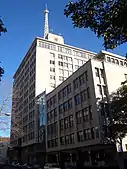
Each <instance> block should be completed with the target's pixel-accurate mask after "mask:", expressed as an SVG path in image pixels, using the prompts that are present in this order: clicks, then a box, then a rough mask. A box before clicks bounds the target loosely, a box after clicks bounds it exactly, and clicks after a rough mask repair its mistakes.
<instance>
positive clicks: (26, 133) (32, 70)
mask: <svg viewBox="0 0 127 169" xmlns="http://www.w3.org/2000/svg"><path fill="white" fill-rule="evenodd" d="M44 13H45V26H44V38H42V37H36V38H35V40H34V41H33V43H32V45H31V46H30V48H29V50H28V52H27V53H26V55H25V57H24V59H23V60H22V62H21V64H20V65H19V67H18V69H17V71H16V72H15V74H14V77H13V78H14V83H13V98H12V119H15V121H16V122H15V123H12V130H14V131H15V129H14V128H15V127H16V126H15V125H17V124H18V125H19V126H20V130H22V131H18V132H19V133H20V134H19V133H14V132H12V133H11V145H12V147H17V146H20V148H22V151H23V152H24V151H26V149H27V148H28V149H27V152H29V151H30V150H29V149H30V146H33V145H35V144H36V143H38V137H39V136H38V135H39V133H38V109H37V107H36V103H35V102H36V99H35V98H36V97H37V96H38V95H39V94H41V93H42V92H44V91H46V94H48V93H49V92H51V91H52V90H53V89H54V88H55V87H57V86H58V85H59V84H60V83H62V82H63V81H64V80H66V79H67V78H68V76H70V75H71V74H72V73H73V72H75V71H76V70H77V69H78V68H79V67H80V66H82V65H83V64H84V63H85V62H86V61H88V60H89V59H90V58H93V57H94V56H95V53H93V52H91V51H87V50H84V49H80V48H76V47H73V46H70V45H67V44H65V43H64V38H63V37H62V36H60V35H55V34H52V33H49V26H48V13H49V11H48V10H47V9H46V10H45V11H44ZM17 117H18V118H17ZM19 117H20V118H19ZM35 149H36V148H35ZM35 151H36V150H35ZM22 154H23V159H24V160H26V162H27V161H28V158H29V156H32V155H31V152H30V153H22ZM28 154H29V155H28Z"/></svg>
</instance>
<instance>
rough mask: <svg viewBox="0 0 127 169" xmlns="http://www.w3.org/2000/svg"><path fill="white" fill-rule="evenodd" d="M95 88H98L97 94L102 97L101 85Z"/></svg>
mask: <svg viewBox="0 0 127 169" xmlns="http://www.w3.org/2000/svg"><path fill="white" fill-rule="evenodd" d="M97 86H98V92H99V94H101V95H102V88H101V85H97Z"/></svg>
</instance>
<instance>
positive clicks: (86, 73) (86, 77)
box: [85, 71, 88, 81]
mask: <svg viewBox="0 0 127 169" xmlns="http://www.w3.org/2000/svg"><path fill="white" fill-rule="evenodd" d="M85 81H88V72H87V71H85Z"/></svg>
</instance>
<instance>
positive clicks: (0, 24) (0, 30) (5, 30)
mask: <svg viewBox="0 0 127 169" xmlns="http://www.w3.org/2000/svg"><path fill="white" fill-rule="evenodd" d="M2 32H3V33H5V32H7V29H6V28H5V27H4V24H3V21H2V20H1V19H0V35H1V33H2Z"/></svg>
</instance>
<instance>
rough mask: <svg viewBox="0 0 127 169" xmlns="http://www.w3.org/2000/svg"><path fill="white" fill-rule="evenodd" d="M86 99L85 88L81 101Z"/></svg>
mask: <svg viewBox="0 0 127 169" xmlns="http://www.w3.org/2000/svg"><path fill="white" fill-rule="evenodd" d="M86 99H87V95H86V90H84V91H82V92H81V101H82V102H83V101H86Z"/></svg>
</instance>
